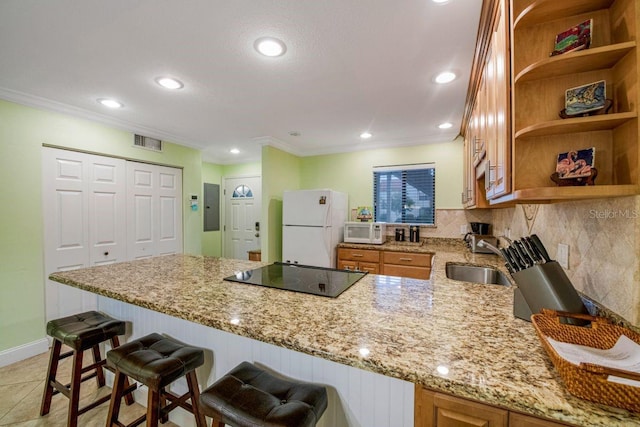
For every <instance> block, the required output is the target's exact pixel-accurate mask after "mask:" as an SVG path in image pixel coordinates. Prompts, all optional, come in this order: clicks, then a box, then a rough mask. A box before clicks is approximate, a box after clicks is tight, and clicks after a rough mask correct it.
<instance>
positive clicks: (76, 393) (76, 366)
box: [67, 350, 84, 427]
mask: <svg viewBox="0 0 640 427" xmlns="http://www.w3.org/2000/svg"><path fill="white" fill-rule="evenodd" d="M83 355H84V351H82V350H74V352H73V368H72V371H71V390H69V391H70V394H69V415H68V417H67V427H76V426H77V425H78V404H79V402H80V383H81V382H82V357H83Z"/></svg>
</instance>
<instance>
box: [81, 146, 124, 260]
mask: <svg viewBox="0 0 640 427" xmlns="http://www.w3.org/2000/svg"><path fill="white" fill-rule="evenodd" d="M89 161H90V163H89V177H90V180H91V181H90V182H89V221H88V222H89V240H90V250H91V252H90V256H89V261H90V263H91V265H101V264H112V263H114V262H121V261H125V260H127V227H126V210H127V208H126V203H127V198H126V188H127V186H126V166H125V161H124V160H121V159H113V158H109V157H99V156H91V158H90V160H89Z"/></svg>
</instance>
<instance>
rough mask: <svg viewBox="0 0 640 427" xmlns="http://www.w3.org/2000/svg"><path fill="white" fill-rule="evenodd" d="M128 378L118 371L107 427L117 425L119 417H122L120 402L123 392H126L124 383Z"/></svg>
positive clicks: (114, 382) (114, 381)
mask: <svg viewBox="0 0 640 427" xmlns="http://www.w3.org/2000/svg"><path fill="white" fill-rule="evenodd" d="M126 378H127V376H126V375H124V374H122V373H121V372H120V371H118V370H116V377H115V379H114V380H113V391H112V392H111V401H110V402H109V414H108V415H107V427H112V426H113V425H117V422H118V416H119V415H120V401H121V400H122V391H123V390H124V382H125V379H126Z"/></svg>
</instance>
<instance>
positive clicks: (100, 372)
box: [91, 345, 105, 388]
mask: <svg viewBox="0 0 640 427" xmlns="http://www.w3.org/2000/svg"><path fill="white" fill-rule="evenodd" d="M91 351H92V353H93V363H98V362H100V361H101V360H102V356H101V355H100V346H99V345H94V346H93V347H92V348H91ZM96 381H97V382H98V388H100V387H104V385H105V381H104V369H102V366H96Z"/></svg>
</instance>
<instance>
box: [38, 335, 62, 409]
mask: <svg viewBox="0 0 640 427" xmlns="http://www.w3.org/2000/svg"><path fill="white" fill-rule="evenodd" d="M61 348H62V343H61V342H60V341H58V340H55V339H54V340H53V347H51V355H50V357H49V368H48V369H47V379H46V382H45V384H44V393H43V394H42V404H41V406H40V416H42V415H47V414H48V413H49V410H50V409H51V397H52V396H53V386H52V385H51V382H52V381H54V380H55V379H56V373H57V372H58V360H59V359H60V349H61Z"/></svg>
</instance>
